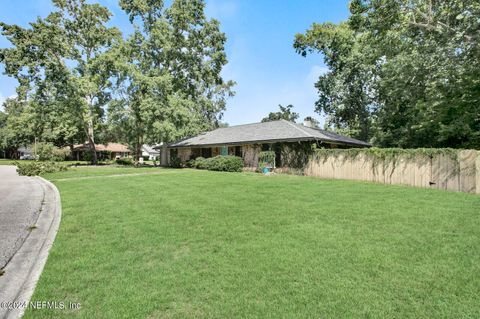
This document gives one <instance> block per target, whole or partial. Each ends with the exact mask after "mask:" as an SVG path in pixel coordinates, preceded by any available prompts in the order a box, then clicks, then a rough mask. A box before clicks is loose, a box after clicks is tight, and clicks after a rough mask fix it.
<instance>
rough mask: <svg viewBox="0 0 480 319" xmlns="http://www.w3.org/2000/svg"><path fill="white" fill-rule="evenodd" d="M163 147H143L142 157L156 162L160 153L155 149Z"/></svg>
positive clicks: (145, 145)
mask: <svg viewBox="0 0 480 319" xmlns="http://www.w3.org/2000/svg"><path fill="white" fill-rule="evenodd" d="M157 146H161V145H147V144H143V145H142V156H143V157H147V156H148V159H149V160H150V161H155V160H157V159H158V158H159V157H160V151H159V150H157V149H155V148H154V147H157Z"/></svg>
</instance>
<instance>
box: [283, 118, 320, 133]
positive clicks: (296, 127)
mask: <svg viewBox="0 0 480 319" xmlns="http://www.w3.org/2000/svg"><path fill="white" fill-rule="evenodd" d="M280 121H283V122H287V124H288V125H290V126H292V127H293V128H295V129H297V130H299V131H300V132H302V133H303V134H305V135H306V136H307V137H312V134H309V133H308V132H307V131H305V130H304V129H302V128H300V127H298V126H297V125H296V124H297V123H291V122H289V121H287V120H284V119H281V120H280ZM298 125H299V124H298Z"/></svg>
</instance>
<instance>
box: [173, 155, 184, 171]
mask: <svg viewBox="0 0 480 319" xmlns="http://www.w3.org/2000/svg"><path fill="white" fill-rule="evenodd" d="M170 167H173V168H180V167H182V160H181V159H180V157H178V156H175V155H173V156H170Z"/></svg>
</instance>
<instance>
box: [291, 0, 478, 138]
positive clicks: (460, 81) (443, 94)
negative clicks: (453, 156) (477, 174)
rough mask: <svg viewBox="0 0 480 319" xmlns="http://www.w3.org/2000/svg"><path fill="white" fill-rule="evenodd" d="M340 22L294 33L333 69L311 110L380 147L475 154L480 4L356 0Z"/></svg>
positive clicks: (299, 46)
mask: <svg viewBox="0 0 480 319" xmlns="http://www.w3.org/2000/svg"><path fill="white" fill-rule="evenodd" d="M350 12H351V15H350V17H349V19H348V20H347V21H345V22H342V23H339V24H332V23H321V24H316V23H315V24H313V25H312V27H311V28H310V29H309V30H307V31H306V33H305V34H297V35H296V37H295V42H294V48H295V49H296V51H297V52H298V53H300V54H301V55H303V56H306V55H307V54H310V53H312V52H320V53H322V54H323V55H324V57H325V63H326V64H327V66H328V67H329V69H330V71H329V72H328V73H327V74H325V75H323V76H321V77H320V79H319V80H318V82H317V83H316V85H315V86H316V88H317V89H318V92H319V99H318V101H317V102H316V111H317V112H319V113H324V114H326V115H327V123H328V124H330V125H331V126H332V127H335V128H339V129H342V130H344V131H346V132H349V134H350V135H352V136H354V137H358V138H361V139H365V140H371V141H372V142H374V143H375V144H377V145H379V146H398V147H463V148H480V31H479V30H480V20H479V19H478V16H480V5H479V4H478V3H477V2H476V1H460V0H450V1H433V0H354V1H352V2H351V4H350Z"/></svg>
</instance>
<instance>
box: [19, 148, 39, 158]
mask: <svg viewBox="0 0 480 319" xmlns="http://www.w3.org/2000/svg"><path fill="white" fill-rule="evenodd" d="M17 156H18V158H19V159H34V158H35V156H34V151H33V150H31V149H30V148H28V147H25V146H21V147H19V148H18V149H17Z"/></svg>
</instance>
